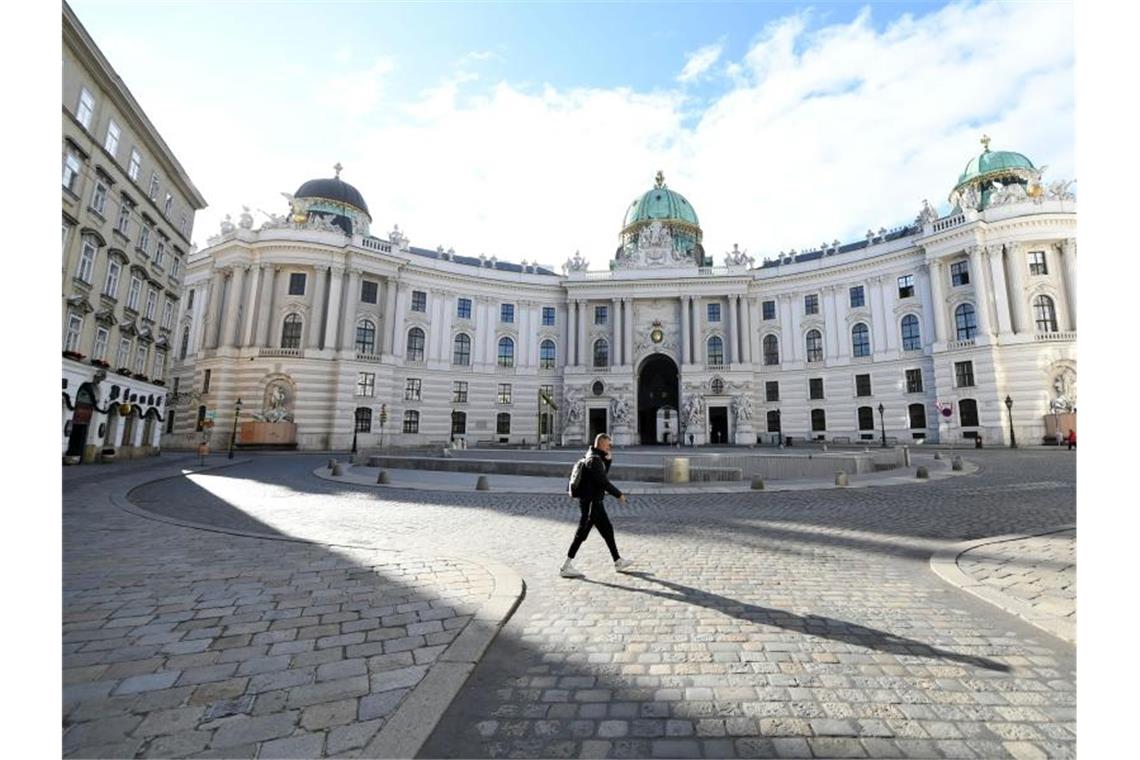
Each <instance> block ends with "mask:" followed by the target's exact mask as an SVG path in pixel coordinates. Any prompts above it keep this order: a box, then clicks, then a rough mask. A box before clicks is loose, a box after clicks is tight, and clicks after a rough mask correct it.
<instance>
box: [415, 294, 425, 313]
mask: <svg viewBox="0 0 1140 760" xmlns="http://www.w3.org/2000/svg"><path fill="white" fill-rule="evenodd" d="M412 311H420V312H426V311H427V293H425V292H424V291H422V290H413V291H412Z"/></svg>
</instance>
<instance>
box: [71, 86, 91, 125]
mask: <svg viewBox="0 0 1140 760" xmlns="http://www.w3.org/2000/svg"><path fill="white" fill-rule="evenodd" d="M93 113H95V97H94V96H93V95H92V94H91V93H90V92H89V91H88V90H87V88H86V87H84V88H82V89H81V90H80V91H79V108H77V109H76V111H75V118H76V119H77V120H78V121H79V123H80V124H82V125H83V128H84V129H87V130H90V129H91V114H93Z"/></svg>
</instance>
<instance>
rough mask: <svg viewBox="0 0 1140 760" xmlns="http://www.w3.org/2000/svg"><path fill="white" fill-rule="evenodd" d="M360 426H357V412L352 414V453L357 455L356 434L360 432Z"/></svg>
mask: <svg viewBox="0 0 1140 760" xmlns="http://www.w3.org/2000/svg"><path fill="white" fill-rule="evenodd" d="M359 430H360V426H359V425H357V424H356V412H355V411H354V412H353V413H352V453H353V454H354V455H355V454H356V434H357V432H359Z"/></svg>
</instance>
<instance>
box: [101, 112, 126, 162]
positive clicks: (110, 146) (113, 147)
mask: <svg viewBox="0 0 1140 760" xmlns="http://www.w3.org/2000/svg"><path fill="white" fill-rule="evenodd" d="M121 134H122V131H121V130H120V129H119V125H118V124H116V123H115V120H114V119H111V121H110V122H108V123H107V138H106V139H105V140H104V141H103V148H104V149H105V150H106V151H107V152H108V153H110V154H111V156H112V157H115V154H117V153H118V152H119V135H121Z"/></svg>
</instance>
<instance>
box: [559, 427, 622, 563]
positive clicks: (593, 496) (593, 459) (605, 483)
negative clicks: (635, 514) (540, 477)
mask: <svg viewBox="0 0 1140 760" xmlns="http://www.w3.org/2000/svg"><path fill="white" fill-rule="evenodd" d="M612 449H613V441H611V440H610V437H609V436H608V435H606V434H605V433H598V435H597V437H596V438H594V445H593V446H591V447H590V448H589V450H588V451H587V452H586V457H585V459H586V464H585V467H584V468H583V470H582V474H581V482H580V485H579V486H578V507H579V509H581V510H582V518H581V520H579V522H578V530H577V531H575V533H574V540H573V542H571V544H570V551H568V552H567V553H566V561H565V562H563V563H562V568H561V569H560V570H559V574H560V575H561V576H562V577H563V578H582V577H584V573H582V571H580V570H578V569H576V568H575V567H574V557H575V556H577V554H578V547H580V546H581V545H582V542H583V541H585V540H586V536H587V535H589V533H590V528H597V529H598V533H601V534H602V538H603V539H604V540H605V542H606V546H607V547H608V548H609V550H610V556H611V557H613V560H614V570H616V571H617V572H619V573H621V572H625V571H626V570H627V569H628V568H629V567H630V565H632V564H633V561H632V560H628V559H623V558H622V556H621V555H620V554H618V550H617V543H616V542H615V541H614V526H613V525H612V524H611V523H610V517H609V515H607V514H606V507H605V504H604V501H605V498H606V494H607V493H609V494H611V495H612V496H614V497H616V498H617V500H618V501H620V502H622V503H623V504H624V503H626V498H625V494H623V493H622V492H621V491H620V490H619V489H618V487H617V486H615V485H614V484H613V483H611V482H610V479H609V476H608V473H609V471H610V464H611V463H612V459H611V454H610V452H611V450H612Z"/></svg>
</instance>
